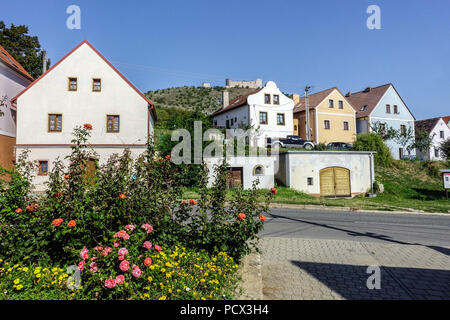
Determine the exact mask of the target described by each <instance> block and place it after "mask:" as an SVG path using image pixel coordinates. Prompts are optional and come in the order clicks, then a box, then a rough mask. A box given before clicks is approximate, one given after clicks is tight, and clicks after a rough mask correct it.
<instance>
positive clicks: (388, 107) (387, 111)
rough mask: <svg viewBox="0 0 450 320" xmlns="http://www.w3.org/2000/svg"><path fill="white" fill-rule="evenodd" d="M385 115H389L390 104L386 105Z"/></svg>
mask: <svg viewBox="0 0 450 320" xmlns="http://www.w3.org/2000/svg"><path fill="white" fill-rule="evenodd" d="M386 113H391V105H390V104H387V105H386Z"/></svg>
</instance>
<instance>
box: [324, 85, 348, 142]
mask: <svg viewBox="0 0 450 320" xmlns="http://www.w3.org/2000/svg"><path fill="white" fill-rule="evenodd" d="M329 99H333V100H334V108H330V107H329V106H328V100H329ZM339 100H342V101H343V109H339V103H338V101H339ZM316 110H317V111H318V124H317V126H318V128H319V143H325V144H327V143H330V142H354V141H355V140H356V122H355V111H354V109H353V108H352V106H351V105H350V104H349V103H348V102H347V100H345V98H344V97H343V96H342V95H341V94H340V92H339V91H338V90H334V91H332V92H331V93H330V94H329V95H328V97H326V98H325V99H324V100H323V101H322V102H321V103H320V104H319V105H318V106H317V107H316ZM324 113H326V114H324ZM324 120H330V129H325V125H324ZM344 121H347V122H348V130H344V124H343V122H344Z"/></svg>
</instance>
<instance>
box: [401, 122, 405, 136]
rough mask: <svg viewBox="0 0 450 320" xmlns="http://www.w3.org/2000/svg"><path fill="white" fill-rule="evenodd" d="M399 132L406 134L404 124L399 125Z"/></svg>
mask: <svg viewBox="0 0 450 320" xmlns="http://www.w3.org/2000/svg"><path fill="white" fill-rule="evenodd" d="M400 134H401V135H402V136H406V126H405V125H404V124H402V125H400Z"/></svg>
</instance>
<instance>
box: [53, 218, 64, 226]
mask: <svg viewBox="0 0 450 320" xmlns="http://www.w3.org/2000/svg"><path fill="white" fill-rule="evenodd" d="M61 223H63V219H61V218H58V219H55V220H53V221H52V225H54V226H55V227H59V226H60V225H61Z"/></svg>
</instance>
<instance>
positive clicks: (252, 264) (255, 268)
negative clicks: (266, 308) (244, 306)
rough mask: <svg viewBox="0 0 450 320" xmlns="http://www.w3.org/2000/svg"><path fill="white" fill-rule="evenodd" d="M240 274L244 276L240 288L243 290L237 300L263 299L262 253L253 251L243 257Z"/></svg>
mask: <svg viewBox="0 0 450 320" xmlns="http://www.w3.org/2000/svg"><path fill="white" fill-rule="evenodd" d="M240 275H241V277H242V280H241V285H240V288H241V289H242V291H241V292H240V294H239V293H238V296H237V297H236V299H237V300H262V299H263V290H262V289H263V283H262V272H261V255H260V254H259V253H257V252H252V253H251V254H249V255H246V256H245V257H244V258H243V259H242V263H241V268H240Z"/></svg>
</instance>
